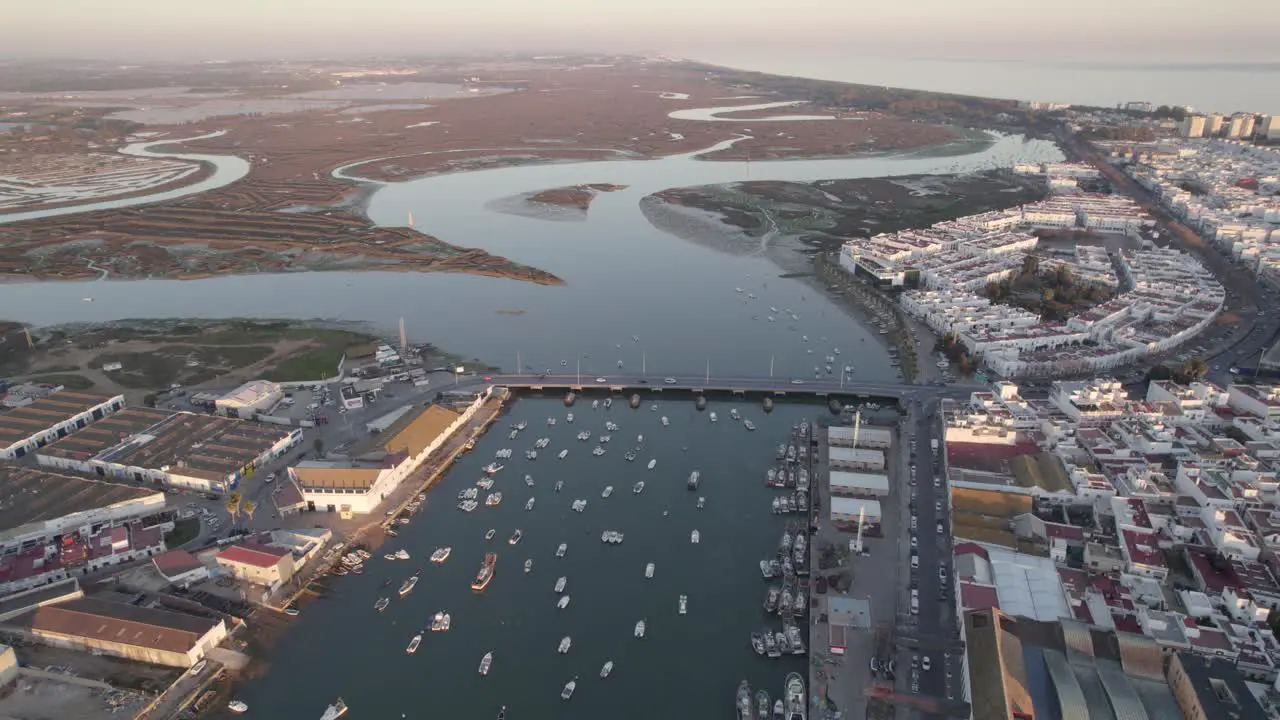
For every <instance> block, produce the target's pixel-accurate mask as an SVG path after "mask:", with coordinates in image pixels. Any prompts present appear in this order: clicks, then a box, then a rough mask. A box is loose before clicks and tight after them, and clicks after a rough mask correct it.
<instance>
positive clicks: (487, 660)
mask: <svg viewBox="0 0 1280 720" xmlns="http://www.w3.org/2000/svg"><path fill="white" fill-rule="evenodd" d="M492 666H493V653H492V652H487V653H485V654H484V657H482V658H480V674H481V675H488V674H489V668H490V667H492Z"/></svg>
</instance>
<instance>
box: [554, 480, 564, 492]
mask: <svg viewBox="0 0 1280 720" xmlns="http://www.w3.org/2000/svg"><path fill="white" fill-rule="evenodd" d="M562 487H564V481H563V480H557V481H556V492H560V488H562Z"/></svg>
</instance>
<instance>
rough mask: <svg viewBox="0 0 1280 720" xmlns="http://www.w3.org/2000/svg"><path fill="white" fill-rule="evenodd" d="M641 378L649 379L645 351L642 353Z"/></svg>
mask: <svg viewBox="0 0 1280 720" xmlns="http://www.w3.org/2000/svg"><path fill="white" fill-rule="evenodd" d="M640 377H643V378H647V377H649V366H648V363H647V362H646V358H645V352H644V351H643V350H641V351H640Z"/></svg>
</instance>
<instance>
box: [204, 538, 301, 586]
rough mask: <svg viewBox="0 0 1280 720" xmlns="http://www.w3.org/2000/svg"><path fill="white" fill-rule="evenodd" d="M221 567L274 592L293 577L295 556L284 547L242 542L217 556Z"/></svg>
mask: <svg viewBox="0 0 1280 720" xmlns="http://www.w3.org/2000/svg"><path fill="white" fill-rule="evenodd" d="M216 560H217V563H218V566H219V567H221V568H223V569H224V570H226V571H227V572H229V573H230V574H231V575H233V576H235V577H237V578H239V579H241V580H247V581H248V582H251V583H253V584H254V585H262V586H263V587H266V588H270V589H271V590H275V589H276V588H278V587H280V586H281V585H283V584H284V583H286V582H288V581H289V579H290V578H292V577H293V573H294V570H295V568H294V563H293V553H292V552H291V551H290V550H288V549H286V548H281V547H274V546H271V545H261V544H258V543H248V542H246V543H240V544H238V545H232V546H231V547H229V548H227V549H225V550H223V551H222V552H220V553H218V556H217V558H216Z"/></svg>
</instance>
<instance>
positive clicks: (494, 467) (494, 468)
mask: <svg viewBox="0 0 1280 720" xmlns="http://www.w3.org/2000/svg"><path fill="white" fill-rule="evenodd" d="M504 467H506V466H505V465H499V464H498V463H489V464H488V465H485V466H484V471H485V472H487V473H489V474H490V475H493V474H494V473H496V472H498V471H499V470H501V469H502V468H504Z"/></svg>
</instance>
